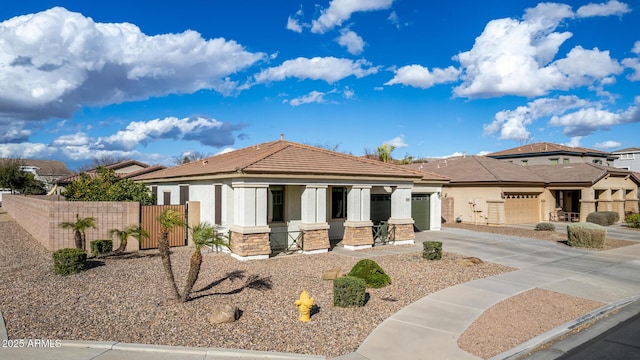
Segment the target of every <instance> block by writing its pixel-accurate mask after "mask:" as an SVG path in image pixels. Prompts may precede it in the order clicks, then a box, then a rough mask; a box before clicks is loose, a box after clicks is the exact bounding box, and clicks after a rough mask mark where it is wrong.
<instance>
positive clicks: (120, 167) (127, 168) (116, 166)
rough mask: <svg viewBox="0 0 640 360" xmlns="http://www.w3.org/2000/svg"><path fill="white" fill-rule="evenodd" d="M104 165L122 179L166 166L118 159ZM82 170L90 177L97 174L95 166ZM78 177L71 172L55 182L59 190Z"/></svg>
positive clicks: (78, 175)
mask: <svg viewBox="0 0 640 360" xmlns="http://www.w3.org/2000/svg"><path fill="white" fill-rule="evenodd" d="M104 167H105V168H107V169H110V170H113V171H114V172H115V173H116V175H118V176H120V177H121V178H123V179H129V178H132V177H135V176H138V175H143V174H147V173H151V172H154V171H158V170H162V169H165V168H166V166H163V165H148V164H145V163H142V162H140V161H136V160H125V161H120V162H117V163H113V164H109V165H105V166H104ZM84 172H85V173H87V174H88V175H89V176H91V177H92V178H93V177H96V176H97V175H98V172H97V171H96V168H93V169H90V170H87V171H84ZM79 178H80V174H71V175H68V176H65V177H62V178H59V179H57V181H56V182H55V183H56V184H57V185H58V186H59V187H60V191H62V190H63V189H64V186H65V185H68V184H70V183H72V182H73V181H75V180H78V179H79Z"/></svg>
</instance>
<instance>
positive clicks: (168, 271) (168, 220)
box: [157, 209, 185, 300]
mask: <svg viewBox="0 0 640 360" xmlns="http://www.w3.org/2000/svg"><path fill="white" fill-rule="evenodd" d="M157 220H158V222H159V223H160V237H159V238H158V252H159V253H160V258H161V259H162V266H163V267H164V272H165V275H166V276H167V280H168V281H169V286H170V287H171V295H172V296H173V298H174V299H176V300H178V299H180V293H179V292H178V286H177V285H176V278H175V276H174V275H173V267H172V266H171V253H170V252H169V233H170V232H171V231H172V230H173V229H175V228H176V227H183V226H184V225H185V220H184V218H183V216H182V215H181V214H180V213H178V212H177V211H175V210H173V209H166V210H164V211H162V212H161V213H160V215H158V218H157Z"/></svg>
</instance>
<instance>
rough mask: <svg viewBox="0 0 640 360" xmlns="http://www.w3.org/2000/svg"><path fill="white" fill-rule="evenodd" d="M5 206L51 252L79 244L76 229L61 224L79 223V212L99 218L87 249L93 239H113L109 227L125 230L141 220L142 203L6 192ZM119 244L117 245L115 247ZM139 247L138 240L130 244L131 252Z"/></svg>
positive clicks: (90, 234) (128, 249)
mask: <svg viewBox="0 0 640 360" xmlns="http://www.w3.org/2000/svg"><path fill="white" fill-rule="evenodd" d="M2 207H3V208H4V209H5V210H6V211H7V213H9V215H11V217H13V218H14V219H15V220H16V221H17V222H18V224H20V226H22V227H23V228H24V229H25V230H27V232H29V233H30V234H31V235H32V236H33V237H34V238H36V240H38V241H39V242H40V243H41V244H42V245H43V246H44V247H45V248H46V249H47V250H50V251H55V250H59V249H63V248H73V247H75V243H74V237H73V231H72V230H68V229H62V228H60V223H62V222H65V221H69V222H75V221H76V214H79V215H80V217H81V218H84V217H92V218H94V219H95V220H96V229H88V230H87V231H86V234H87V244H86V246H87V249H86V250H87V251H89V250H90V249H89V242H90V241H92V240H97V239H110V238H111V237H110V236H109V230H111V229H120V230H122V229H124V228H126V227H127V226H129V225H131V224H138V223H140V203H137V202H102V201H101V202H88V201H64V200H63V199H61V198H58V197H47V196H23V195H5V196H4V198H3V203H2ZM117 245H118V244H114V248H115V247H117ZM138 247H139V244H138V242H137V241H135V240H134V241H128V243H127V251H136V250H138Z"/></svg>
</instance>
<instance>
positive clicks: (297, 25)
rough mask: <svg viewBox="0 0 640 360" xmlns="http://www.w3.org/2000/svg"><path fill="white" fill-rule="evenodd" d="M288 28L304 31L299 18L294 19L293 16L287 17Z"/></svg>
mask: <svg viewBox="0 0 640 360" xmlns="http://www.w3.org/2000/svg"><path fill="white" fill-rule="evenodd" d="M287 30H291V31H293V32H297V33H301V32H302V25H300V23H299V22H298V20H297V19H294V18H292V17H291V16H289V18H288V19H287Z"/></svg>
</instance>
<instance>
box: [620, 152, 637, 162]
mask: <svg viewBox="0 0 640 360" xmlns="http://www.w3.org/2000/svg"><path fill="white" fill-rule="evenodd" d="M634 155H635V154H634V153H626V154H620V160H633V159H634Z"/></svg>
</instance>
